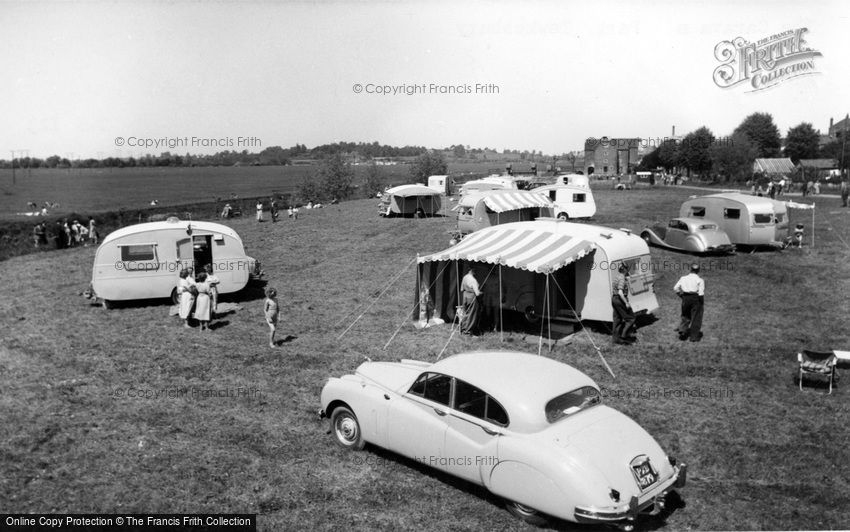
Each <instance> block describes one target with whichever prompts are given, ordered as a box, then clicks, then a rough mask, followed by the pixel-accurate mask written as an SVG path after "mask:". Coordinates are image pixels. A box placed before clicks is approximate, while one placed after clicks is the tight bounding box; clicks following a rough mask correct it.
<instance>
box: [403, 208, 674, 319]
mask: <svg viewBox="0 0 850 532" xmlns="http://www.w3.org/2000/svg"><path fill="white" fill-rule="evenodd" d="M418 261H419V274H418V276H417V283H418V284H417V287H416V288H417V291H416V293H417V294H420V293H421V289H422V288H424V287H427V289H428V291H429V297H430V301H431V302H432V304H433V305H434V316H435V317H439V318H441V319H443V320H445V321H446V322H451V321H452V320H454V319H455V314H456V312H457V306H458V304H459V300H458V297H459V295H458V294H459V293H460V290H459V285H460V282H461V277H462V276H463V274H464V267H465V266H470V267H472V268H473V269H475V270H476V271H477V273H478V274H479V275H478V279H480V280H482V291H483V293H484V305H485V307H488V306H493V305H498V306H499V307H501V308H502V309H504V310H510V311H515V312H517V313H519V314H521V315H524V316H525V318H526V319H527V320H528V321H532V322H533V321H537V320H538V319H540V318H541V317H542V318H551V319H566V320H567V321H576V320H594V321H603V322H610V321H611V320H612V316H613V308H612V306H611V294H612V286H613V283H614V276H615V274H616V273H617V268H618V266H619V265H620V264H626V265H627V266H628V267H629V271H630V272H631V275H630V277H629V296H630V297H629V302H630V303H631V305H632V308H633V309H634V311H635V313H636V314H638V315H640V314H646V313H653V312H655V311H656V310H658V308H659V307H658V300H657V299H656V297H655V291H654V285H653V283H654V274H653V272H652V264H651V262H650V255H649V247H648V246H647V244H646V242H644V241H643V239H642V238H640V237H639V236H637V235H635V234H632V233H631V232H629V231H623V230H618V229H612V228H609V227H603V226H598V225H588V224H577V223H570V222H564V221H561V220H555V219H548V220H536V221H532V222H517V223H510V224H505V225H499V226H496V227H488V228H486V229H483V230H481V231H478V232H475V233H473V234H471V235H469V236H468V237H466V238H465V239H464V240H463V241H461V242H460V243H459V244H457V245H455V246H453V247H450V248H448V249H446V250H443V251H440V252H437V253H434V254H431V255H425V256H420V257H419V259H418ZM500 293H501V297H500ZM499 302H500V303H499ZM413 315H414V316H415V318H414V319H416V318H418V316H419V308H418V304H417V306H416V308H415V309H414V313H413Z"/></svg>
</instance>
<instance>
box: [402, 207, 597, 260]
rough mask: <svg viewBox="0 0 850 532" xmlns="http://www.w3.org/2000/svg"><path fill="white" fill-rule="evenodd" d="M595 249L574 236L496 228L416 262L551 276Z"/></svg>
mask: <svg viewBox="0 0 850 532" xmlns="http://www.w3.org/2000/svg"><path fill="white" fill-rule="evenodd" d="M544 199H547V198H544ZM594 249H596V245H595V244H593V243H592V242H588V241H587V240H583V239H581V238H578V237H576V236H571V235H565V234H558V233H553V232H551V231H546V230H540V229H531V228H523V229H517V228H507V227H505V226H502V227H499V226H496V227H488V228H487V229H483V230H481V231H478V232H475V233H472V234H470V235H469V236H467V237H466V238H464V239H463V240H462V241H461V242H460V243H459V244H457V245H456V246H454V247H451V248H449V249H446V250H443V251H440V252H438V253H434V254H432V255H426V256H424V257H419V262H420V263H422V262H432V261H444V260H467V261H474V262H485V263H488V264H501V265H503V266H507V267H509V268H518V269H521V270H527V271H531V272H535V273H550V272H553V271H555V270H558V269H560V268H563V267H565V266H566V265H568V264H570V263H571V262H574V261H576V260H578V259H580V258H582V257H584V256H585V255H587V254H588V253H590V252H591V251H593V250H594Z"/></svg>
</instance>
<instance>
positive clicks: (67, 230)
mask: <svg viewBox="0 0 850 532" xmlns="http://www.w3.org/2000/svg"><path fill="white" fill-rule="evenodd" d="M62 230H63V231H64V233H65V235H64V236H65V247H66V248H69V247H71V246H72V245H74V244H73V242H74V238H73V236H72V234H71V227H70V226H69V225H68V220H62Z"/></svg>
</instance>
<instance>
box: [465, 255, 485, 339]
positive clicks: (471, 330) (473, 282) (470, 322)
mask: <svg viewBox="0 0 850 532" xmlns="http://www.w3.org/2000/svg"><path fill="white" fill-rule="evenodd" d="M460 290H461V292H462V295H463V321H461V323H460V332H461V333H463V334H478V332H479V331H478V321H479V319H480V318H481V305H480V304H479V301H478V298H479V296H481V288H480V287H479V286H478V279H476V278H475V270H473V269H472V267H470V268H469V270H468V271H467V272H466V275H464V276H463V280H462V281H461V283H460Z"/></svg>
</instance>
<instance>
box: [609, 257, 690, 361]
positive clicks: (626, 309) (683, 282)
mask: <svg viewBox="0 0 850 532" xmlns="http://www.w3.org/2000/svg"><path fill="white" fill-rule="evenodd" d="M699 271H700V266H699V264H698V263H693V264H691V267H690V272H689V273H688V274H687V275H683V276H682V277H681V278H679V280H678V281H677V282H676V284H675V286H673V291H674V292H676V294H677V295H678V296H679V298H680V299H681V300H682V307H681V314H680V318H681V319H680V322H679V326H678V327H676V332H677V333H678V335H679V340H682V341H685V340H690V341H691V342H699V341H700V340H702V315H703V305H704V304H705V281H704V280H703V279H702V277H700V276H699ZM613 292H614V293H613V294H612V296H611V306H612V307H614V319H613V330H612V333H611V340H612V341H613V342H614V344H617V345H631V344H633V343H635V342H636V341H637V334H636V332H637V331H636V329H635V321H636V320H635V313H634V311H633V310H632V306H631V303H629V267H628V266H627V265H626V264H622V263H621V264H620V266H619V267H618V269H617V275H616V277H615V278H614V285H613Z"/></svg>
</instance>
